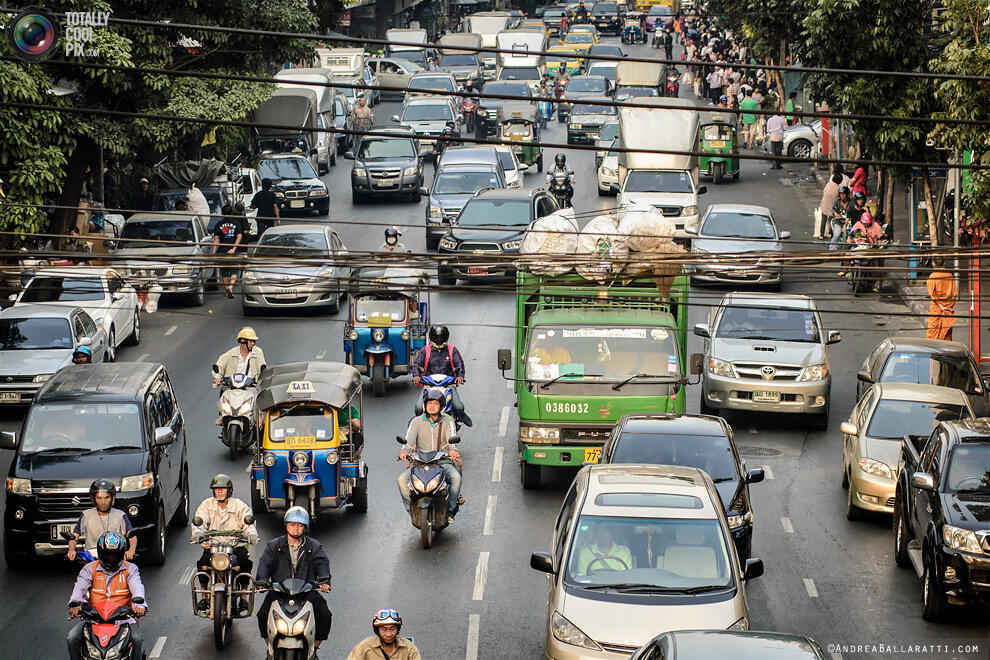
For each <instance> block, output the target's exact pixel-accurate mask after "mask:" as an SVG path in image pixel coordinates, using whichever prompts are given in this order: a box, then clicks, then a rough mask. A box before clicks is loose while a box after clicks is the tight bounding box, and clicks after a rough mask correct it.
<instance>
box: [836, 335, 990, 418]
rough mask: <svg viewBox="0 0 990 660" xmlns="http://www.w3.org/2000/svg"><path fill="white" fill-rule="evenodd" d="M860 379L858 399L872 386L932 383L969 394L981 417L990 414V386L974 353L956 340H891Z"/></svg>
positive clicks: (879, 346) (882, 345)
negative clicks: (887, 383)
mask: <svg viewBox="0 0 990 660" xmlns="http://www.w3.org/2000/svg"><path fill="white" fill-rule="evenodd" d="M856 379H857V381H858V382H857V383H856V398H857V399H858V398H860V397H862V396H863V393H864V392H865V391H866V390H867V388H869V386H870V384H871V383H886V382H893V383H926V384H927V383H930V384H932V385H943V386H945V387H955V388H958V389H960V390H962V391H963V392H965V393H966V394H967V395H968V396H969V405H970V407H972V409H973V413H974V414H975V415H976V416H977V417H986V416H987V415H988V413H990V410H988V400H987V397H988V396H990V395H988V392H990V386H988V383H987V382H986V381H985V380H984V378H983V377H982V376H981V375H980V370H979V368H978V367H977V366H976V358H975V356H974V355H973V352H972V351H971V350H970V349H969V347H967V346H966V345H965V344H960V343H959V342H956V341H945V340H942V339H924V338H922V337H904V336H897V337H888V338H886V339H884V340H883V341H881V342H880V343H879V344H877V346H876V348H874V349H873V350H872V351H870V354H869V355H867V356H866V359H865V360H863V364H862V366H861V367H860V368H859V373H857V374H856Z"/></svg>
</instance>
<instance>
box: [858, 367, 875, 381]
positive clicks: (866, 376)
mask: <svg viewBox="0 0 990 660" xmlns="http://www.w3.org/2000/svg"><path fill="white" fill-rule="evenodd" d="M856 380H858V381H860V382H863V383H872V382H873V375H872V374H871V373H870V372H869V371H867V370H865V369H864V370H863V371H860V372H858V373H857V374H856Z"/></svg>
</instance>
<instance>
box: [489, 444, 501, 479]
mask: <svg viewBox="0 0 990 660" xmlns="http://www.w3.org/2000/svg"><path fill="white" fill-rule="evenodd" d="M503 451H504V447H496V448H495V462H494V463H493V464H492V482H493V483H495V482H498V481H501V480H502V452H503Z"/></svg>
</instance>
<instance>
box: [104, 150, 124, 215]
mask: <svg viewBox="0 0 990 660" xmlns="http://www.w3.org/2000/svg"><path fill="white" fill-rule="evenodd" d="M119 183H120V174H119V173H118V172H117V161H115V160H112V161H110V164H109V165H108V166H107V168H106V170H104V172H103V206H104V207H105V208H108V209H113V212H114V213H116V212H117V209H118V208H119V207H120V195H118V189H119Z"/></svg>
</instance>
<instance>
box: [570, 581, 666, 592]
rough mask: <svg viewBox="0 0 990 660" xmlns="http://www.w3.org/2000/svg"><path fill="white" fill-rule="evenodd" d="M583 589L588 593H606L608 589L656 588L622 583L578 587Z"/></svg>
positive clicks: (640, 584)
mask: <svg viewBox="0 0 990 660" xmlns="http://www.w3.org/2000/svg"><path fill="white" fill-rule="evenodd" d="M578 586H580V587H581V588H582V589H587V590H588V591H604V590H606V589H615V590H616V591H621V590H626V589H641V588H645V589H653V588H654V587H653V586H652V585H649V584H643V583H642V582H620V583H618V584H589V585H583V584H581V585H578Z"/></svg>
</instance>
